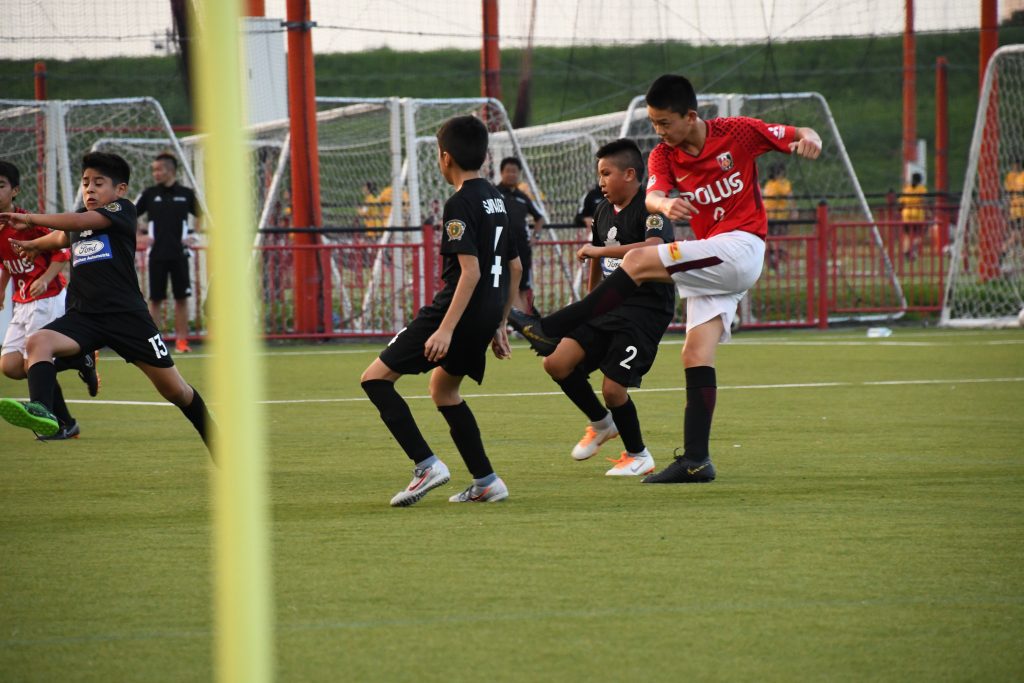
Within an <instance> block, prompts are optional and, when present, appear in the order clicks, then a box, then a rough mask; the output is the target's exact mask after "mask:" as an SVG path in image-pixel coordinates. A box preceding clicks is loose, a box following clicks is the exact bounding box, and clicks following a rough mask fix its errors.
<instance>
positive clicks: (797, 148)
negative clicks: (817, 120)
mask: <svg viewBox="0 0 1024 683" xmlns="http://www.w3.org/2000/svg"><path fill="white" fill-rule="evenodd" d="M794 138H795V139H794V141H793V142H791V143H789V149H790V152H791V153H793V154H795V155H797V156H798V157H803V158H805V159H817V158H818V155H819V154H821V137H820V136H819V135H818V134H817V133H816V132H815V131H814V129H813V128H797V129H796V135H795V136H794Z"/></svg>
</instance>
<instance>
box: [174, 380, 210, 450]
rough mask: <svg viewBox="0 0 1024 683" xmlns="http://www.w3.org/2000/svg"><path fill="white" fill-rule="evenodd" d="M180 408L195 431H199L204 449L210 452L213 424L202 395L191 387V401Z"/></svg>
mask: <svg viewBox="0 0 1024 683" xmlns="http://www.w3.org/2000/svg"><path fill="white" fill-rule="evenodd" d="M189 386H191V385H189ZM180 410H181V412H182V413H184V414H185V417H187V418H188V421H189V422H191V423H192V426H193V427H195V428H196V431H197V432H199V436H200V437H202V439H203V443H204V444H206V449H207V450H210V451H211V452H212V450H211V447H210V437H211V436H212V434H211V432H212V431H213V430H212V429H211V428H212V427H213V426H214V424H213V419H212V418H210V412H209V411H208V410H207V409H206V402H205V401H203V397H202V396H200V395H199V392H198V391H197V390H196V388H195V387H192V402H191V403H189V404H188V405H187V406H185V407H184V408H181V409H180Z"/></svg>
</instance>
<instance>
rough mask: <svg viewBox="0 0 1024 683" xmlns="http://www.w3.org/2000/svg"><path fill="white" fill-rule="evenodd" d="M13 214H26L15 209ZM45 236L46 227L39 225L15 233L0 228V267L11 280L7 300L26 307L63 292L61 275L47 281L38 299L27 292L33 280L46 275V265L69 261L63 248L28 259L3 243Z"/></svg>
mask: <svg viewBox="0 0 1024 683" xmlns="http://www.w3.org/2000/svg"><path fill="white" fill-rule="evenodd" d="M14 212H15V213H28V212H27V211H23V210H22V209H15V210H14ZM49 233H50V229H49V228H44V227H42V226H40V225H33V226H32V227H31V228H29V229H27V230H15V229H14V228H12V227H10V226H4V227H3V228H0V268H3V269H4V271H6V272H7V273H8V274H9V275H10V276H11V279H13V280H14V295H13V296H12V297H11V299H12V300H13V301H14V303H16V304H27V303H28V302H30V301H35V300H37V299H46V298H48V297H51V296H57V295H58V294H60V291H61V290H62V289H64V285H65V280H64V276H63V275H58V276H57V277H55V278H53V279H52V280H50V284H49V285H47V286H46V291H44V292H43V293H42V294H41V295H40V296H36V297H33V296H32V295H30V294H29V293H28V288H29V286H30V285H31V284H32V283H33V282H35V280H36V278H38V277H39V276H40V275H42V274H43V273H45V272H46V269H47V268H49V267H50V263H52V262H54V261H67V260H69V258H68V257H69V255H68V250H67V249H61V250H59V251H50V252H45V253H42V254H38V255H36V257H35V258H34V259H29V258H26V257H21V256H18V255H16V254H15V253H14V248H13V247H11V243H10V242H8V241H7V240H8V239H15V240H19V241H24V240H34V239H35V238H37V237H42V236H43V235H47V234H49ZM0 296H6V293H0Z"/></svg>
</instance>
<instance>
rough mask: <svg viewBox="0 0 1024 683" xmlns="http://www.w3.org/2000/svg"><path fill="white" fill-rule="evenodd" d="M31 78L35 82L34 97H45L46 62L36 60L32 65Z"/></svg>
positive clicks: (42, 98)
mask: <svg viewBox="0 0 1024 683" xmlns="http://www.w3.org/2000/svg"><path fill="white" fill-rule="evenodd" d="M32 79H33V83H34V84H35V98H36V99H37V100H45V99H46V62H36V63H35V66H34V67H32Z"/></svg>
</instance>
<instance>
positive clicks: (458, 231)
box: [444, 220, 466, 241]
mask: <svg viewBox="0 0 1024 683" xmlns="http://www.w3.org/2000/svg"><path fill="white" fill-rule="evenodd" d="M444 231H445V232H446V233H448V239H450V240H453V241H454V240H461V239H462V236H463V235H465V234H466V224H465V223H463V222H462V221H459V220H452V221H448V222H447V223H445V224H444Z"/></svg>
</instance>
